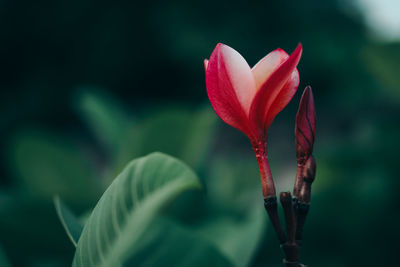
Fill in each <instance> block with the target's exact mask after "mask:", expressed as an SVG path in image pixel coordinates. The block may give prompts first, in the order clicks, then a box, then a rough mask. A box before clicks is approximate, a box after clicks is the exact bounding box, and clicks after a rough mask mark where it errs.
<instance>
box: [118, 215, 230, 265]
mask: <svg viewBox="0 0 400 267" xmlns="http://www.w3.org/2000/svg"><path fill="white" fill-rule="evenodd" d="M147 229H148V230H147V232H146V233H145V234H144V235H143V236H142V239H141V240H140V241H139V242H138V247H137V248H136V249H135V253H134V254H133V255H132V256H131V257H130V258H129V259H128V260H127V262H126V264H125V266H148V267H150V266H154V267H156V266H188V267H189V266H190V267H196V266H198V267H203V266H209V267H233V266H234V265H233V264H232V263H230V261H229V260H228V258H227V257H225V256H224V254H223V253H221V252H220V251H219V250H218V249H217V247H216V246H215V245H214V244H213V243H211V242H208V241H207V240H206V239H204V238H202V237H201V236H200V235H198V234H197V233H195V232H194V231H192V230H190V229H188V228H186V227H184V226H181V225H179V224H177V223H175V222H174V221H172V220H170V219H167V218H163V217H161V218H160V217H158V218H157V220H155V221H154V222H153V223H152V224H151V225H150V226H149V227H148V228H147Z"/></svg>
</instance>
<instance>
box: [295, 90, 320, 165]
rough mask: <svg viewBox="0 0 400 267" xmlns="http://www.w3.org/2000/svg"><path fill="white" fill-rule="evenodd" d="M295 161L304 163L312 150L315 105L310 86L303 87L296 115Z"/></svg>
mask: <svg viewBox="0 0 400 267" xmlns="http://www.w3.org/2000/svg"><path fill="white" fill-rule="evenodd" d="M295 135H296V152H297V162H298V163H299V164H304V163H305V161H306V160H307V159H308V158H309V157H310V155H311V154H312V151H313V145H314V137H315V107H314V97H313V94H312V90H311V87H310V86H307V87H306V89H304V92H303V95H302V97H301V100H300V105H299V110H298V112H297V116H296V128H295Z"/></svg>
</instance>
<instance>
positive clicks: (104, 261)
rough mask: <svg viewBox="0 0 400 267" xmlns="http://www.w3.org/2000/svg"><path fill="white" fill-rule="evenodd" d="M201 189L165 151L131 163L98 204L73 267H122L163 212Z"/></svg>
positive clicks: (88, 222) (78, 249)
mask: <svg viewBox="0 0 400 267" xmlns="http://www.w3.org/2000/svg"><path fill="white" fill-rule="evenodd" d="M197 188H200V182H199V180H198V179H197V177H196V175H195V174H194V173H193V171H191V170H190V169H189V168H188V167H187V166H186V165H185V164H183V163H182V162H181V161H178V160H176V159H174V158H172V157H170V156H167V155H165V154H161V153H152V154H150V155H148V156H146V157H142V158H139V159H136V160H134V161H132V162H131V163H130V164H129V165H128V166H127V167H126V168H125V169H124V171H123V172H122V173H121V174H120V175H119V176H118V177H117V178H116V179H115V180H114V182H113V183H112V184H111V185H110V187H109V188H108V189H107V190H106V192H105V193H104V194H103V196H102V197H101V199H100V201H99V202H98V203H97V205H96V207H95V209H94V210H93V213H92V215H91V216H90V218H89V219H88V221H87V223H86V224H85V227H84V229H83V232H82V235H81V238H80V239H79V242H78V246H77V249H76V254H75V257H74V261H73V266H85V267H86V266H120V265H121V264H122V263H123V262H124V261H125V260H126V259H127V258H128V257H129V256H130V255H131V254H132V253H134V252H135V249H136V247H137V246H138V240H139V239H140V237H141V235H142V234H143V233H144V232H145V230H146V229H147V227H148V226H149V223H150V222H151V221H152V220H153V219H154V218H155V216H156V215H157V214H158V213H159V212H160V210H161V209H162V208H163V207H164V206H165V205H166V204H168V202H170V201H172V200H173V199H174V198H176V197H177V196H178V195H179V194H180V193H182V192H184V191H186V190H190V189H197Z"/></svg>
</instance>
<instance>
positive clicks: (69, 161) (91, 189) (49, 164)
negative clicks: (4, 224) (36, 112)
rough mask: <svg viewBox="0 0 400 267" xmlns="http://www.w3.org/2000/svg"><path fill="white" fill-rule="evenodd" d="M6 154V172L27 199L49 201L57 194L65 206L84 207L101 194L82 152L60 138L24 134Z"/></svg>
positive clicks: (27, 132) (10, 146)
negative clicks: (12, 177) (16, 182)
mask: <svg viewBox="0 0 400 267" xmlns="http://www.w3.org/2000/svg"><path fill="white" fill-rule="evenodd" d="M8 152H9V153H8V157H7V159H8V160H9V163H10V169H11V171H12V173H13V174H14V176H15V177H16V178H17V181H18V185H19V187H20V189H21V190H22V191H24V193H26V194H27V195H31V196H34V197H38V198H41V199H45V200H50V201H51V200H52V198H53V196H54V195H56V194H57V195H60V197H61V198H62V199H63V200H65V201H66V202H67V203H70V204H73V205H76V206H85V207H88V206H89V205H91V204H92V203H93V202H94V201H95V200H96V199H98V196H99V195H100V192H101V191H102V186H101V180H100V179H98V177H97V175H95V172H94V170H93V169H92V168H91V167H90V166H91V162H90V161H89V160H88V158H87V157H84V153H83V151H80V150H79V149H78V147H77V146H75V145H74V144H73V143H71V142H68V141H67V140H65V139H64V138H62V137H60V136H56V135H54V134H50V133H46V132H43V131H37V130H26V131H24V132H21V133H19V134H17V135H16V136H14V138H13V139H12V140H11V142H10V144H9V150H8ZM96 179H97V180H96Z"/></svg>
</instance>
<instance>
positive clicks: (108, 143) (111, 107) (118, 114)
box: [77, 90, 132, 153]
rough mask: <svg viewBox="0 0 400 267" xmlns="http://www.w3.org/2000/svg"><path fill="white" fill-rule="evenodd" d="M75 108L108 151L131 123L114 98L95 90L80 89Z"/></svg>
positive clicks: (115, 145) (114, 146)
mask: <svg viewBox="0 0 400 267" xmlns="http://www.w3.org/2000/svg"><path fill="white" fill-rule="evenodd" d="M77 103H78V104H77V110H78V113H79V115H80V116H81V117H82V118H83V121H84V122H86V124H87V125H88V127H89V129H90V130H91V131H92V133H93V134H94V136H95V137H96V138H97V139H98V141H99V142H100V143H101V144H102V145H103V146H104V148H105V149H107V150H108V151H109V152H112V153H114V152H115V148H116V147H117V146H118V145H119V142H120V140H121V138H122V136H123V134H124V133H125V132H126V130H127V128H128V126H129V125H130V124H131V123H132V122H130V121H129V120H128V116H127V114H126V112H125V111H124V110H123V109H122V108H121V103H118V102H117V101H116V99H115V98H113V97H112V96H110V95H109V94H105V93H100V92H96V91H95V90H82V91H81V92H80V93H79V94H78V96H77Z"/></svg>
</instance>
